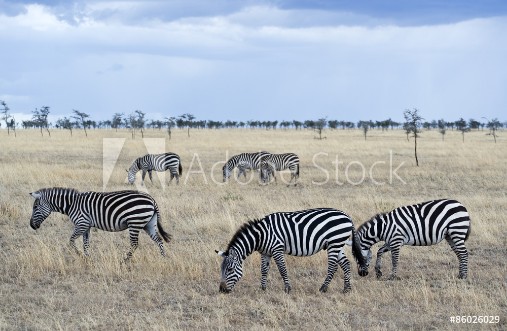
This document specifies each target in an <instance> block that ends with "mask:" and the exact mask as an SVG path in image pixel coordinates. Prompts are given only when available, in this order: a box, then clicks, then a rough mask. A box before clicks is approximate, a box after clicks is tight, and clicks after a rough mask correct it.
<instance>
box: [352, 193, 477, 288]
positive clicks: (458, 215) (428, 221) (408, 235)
mask: <svg viewBox="0 0 507 331" xmlns="http://www.w3.org/2000/svg"><path fill="white" fill-rule="evenodd" d="M470 229H471V223H470V216H469V214H468V212H467V210H466V208H465V207H464V206H463V205H462V204H461V203H459V202H458V201H456V200H447V199H443V200H433V201H428V202H423V203H419V204H416V205H411V206H404V207H399V208H396V209H394V210H392V211H390V212H388V213H385V214H378V215H376V216H374V217H373V218H372V219H371V220H369V221H367V222H366V223H364V224H362V225H361V226H360V227H359V229H358V230H357V237H358V240H359V244H360V246H361V249H362V254H363V256H364V257H366V259H367V264H366V266H365V267H361V266H359V272H360V274H361V272H362V273H363V274H364V273H365V271H367V270H368V266H369V263H370V260H371V250H370V247H371V246H372V245H374V244H376V243H377V242H379V241H384V242H385V244H384V245H383V246H382V247H381V248H380V249H379V250H378V252H377V261H376V263H375V273H376V275H377V278H379V277H381V276H382V272H381V270H380V268H381V263H382V261H381V258H382V254H384V253H385V252H388V251H391V258H392V267H393V269H392V273H391V275H390V277H389V278H390V279H395V278H397V276H396V271H397V268H398V258H399V254H400V248H401V246H403V245H412V246H429V245H434V244H438V243H439V242H440V241H442V239H444V238H445V239H446V240H447V242H448V243H449V245H450V246H451V248H452V250H453V251H454V253H455V254H456V256H457V257H458V260H459V275H458V277H459V278H463V279H464V278H466V277H467V272H468V270H467V269H468V267H467V265H468V252H467V249H466V247H465V241H466V240H467V239H468V236H469V235H470Z"/></svg>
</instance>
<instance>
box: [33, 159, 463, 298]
mask: <svg viewBox="0 0 507 331" xmlns="http://www.w3.org/2000/svg"><path fill="white" fill-rule="evenodd" d="M236 167H237V168H238V170H239V173H238V178H239V177H240V176H241V174H243V175H244V176H245V177H246V171H247V170H258V171H259V172H260V178H261V181H263V182H265V183H266V182H269V181H270V180H271V177H274V174H275V171H280V170H283V169H289V170H290V171H291V182H292V180H293V179H294V185H296V181H297V178H298V176H299V158H298V156H297V155H296V154H293V153H286V154H270V153H268V152H258V153H243V154H239V155H235V156H233V157H231V158H230V159H229V160H228V161H227V162H226V163H225V165H224V167H223V180H224V181H226V180H227V179H228V178H229V177H230V176H231V173H232V171H233V169H234V168H236ZM153 170H155V171H166V170H169V171H170V173H171V180H172V179H173V178H176V182H177V183H178V182H179V176H181V174H182V166H181V162H180V158H179V156H178V155H176V154H174V153H165V154H158V155H151V154H148V155H145V156H143V157H140V158H138V159H136V160H135V161H134V162H133V164H132V165H131V167H130V168H129V170H127V172H128V181H129V183H131V184H132V183H134V181H135V175H136V173H137V172H138V171H142V180H143V182H144V177H145V175H146V172H148V174H149V177H150V180H152V174H151V173H152V171H153ZM275 180H276V178H275ZM30 195H31V196H32V197H33V198H34V199H35V201H34V204H33V210H32V216H31V218H30V226H31V227H32V228H33V229H38V228H39V227H40V226H41V224H42V222H43V221H44V220H45V219H46V218H47V217H48V216H49V215H50V214H51V212H59V213H62V214H65V215H68V216H69V218H70V220H71V221H72V223H73V224H74V231H73V233H72V235H71V237H70V246H71V247H72V248H73V249H74V250H76V251H77V252H78V253H79V250H78V249H77V247H76V245H75V240H76V239H77V238H79V237H80V236H82V237H83V251H84V255H85V256H89V247H90V229H91V228H92V227H93V228H97V229H101V230H105V231H111V232H116V231H122V230H126V229H128V230H129V237H130V250H129V251H128V252H127V255H126V258H125V260H126V261H128V260H129V259H130V258H131V257H132V254H133V253H134V251H135V250H136V248H137V246H138V237H139V232H141V230H143V231H145V232H146V233H147V234H148V235H149V236H150V238H151V239H152V240H153V241H154V242H155V243H157V245H158V247H159V249H160V253H161V254H162V256H165V250H164V245H163V241H165V242H167V243H169V241H170V239H171V236H170V235H169V234H168V233H167V232H166V231H165V230H164V229H163V227H162V225H161V217H160V211H159V208H158V206H157V203H156V202H155V200H154V199H153V198H152V197H151V196H150V195H148V194H146V193H142V192H138V191H127V190H126V191H117V192H106V193H101V192H79V191H77V190H75V189H71V188H58V187H56V188H45V189H40V190H38V191H36V192H32V193H30ZM470 230H471V221H470V216H469V214H468V212H467V210H466V208H465V207H464V206H463V205H462V204H461V203H460V202H458V201H456V200H449V199H441V200H433V201H428V202H424V203H419V204H415V205H411V206H403V207H399V208H396V209H393V210H392V211H390V212H387V213H383V214H377V215H375V216H374V217H372V218H371V219H370V220H368V221H366V222H365V223H363V224H362V225H360V226H359V227H358V228H357V230H356V229H355V227H354V224H353V221H352V219H351V217H350V216H348V215H347V214H346V213H344V212H343V211H340V210H336V209H332V208H315V209H308V210H301V211H293V212H278V213H272V214H269V215H267V216H265V217H264V218H261V219H256V220H252V221H249V222H247V223H245V224H244V225H243V226H241V227H240V229H238V231H237V232H236V233H235V234H234V236H233V237H232V239H231V240H230V242H229V244H228V246H227V249H226V250H225V251H216V253H217V254H218V255H220V256H221V257H223V261H222V264H221V281H220V287H219V290H220V292H223V293H228V292H230V291H231V290H232V289H233V288H234V286H235V285H236V283H237V282H238V281H239V279H240V278H241V276H242V274H243V271H242V269H243V268H242V264H243V261H244V260H245V259H246V258H247V257H248V256H249V255H251V254H252V253H253V252H259V253H260V254H261V289H263V290H265V289H266V287H267V275H268V271H269V268H270V264H271V258H273V260H274V261H275V264H276V266H277V268H278V271H279V272H280V275H281V277H282V279H283V282H284V286H285V292H287V293H289V292H290V290H291V285H290V282H289V278H288V275H287V268H286V264H285V254H288V255H293V256H310V255H313V254H316V253H318V252H319V251H321V250H327V257H328V267H327V275H326V278H325V280H324V282H323V284H322V286H321V287H320V291H321V292H326V291H327V290H328V287H329V284H330V282H331V280H332V279H333V276H334V274H335V272H336V270H337V269H338V266H339V267H340V268H341V269H342V270H343V273H344V288H343V292H344V293H346V292H349V291H350V290H351V284H350V274H351V273H350V262H349V260H348V259H347V256H346V255H345V252H344V247H345V246H347V245H348V246H352V255H353V257H354V260H355V261H356V264H357V267H358V274H359V276H362V277H364V276H367V275H368V268H369V264H370V262H371V258H372V253H371V247H372V246H373V245H375V244H376V243H378V242H380V241H382V242H384V245H383V246H382V247H381V248H380V249H379V250H378V252H377V260H376V263H375V274H376V277H377V278H380V277H382V271H381V264H382V262H381V258H382V255H383V254H384V253H385V252H388V251H390V252H391V259H392V272H391V274H390V276H389V279H395V278H397V276H396V273H397V269H398V260H399V253H400V248H401V247H402V246H403V245H412V246H430V245H435V244H438V243H439V242H441V241H442V240H443V239H444V238H445V239H446V241H447V242H448V243H449V245H450V246H451V249H452V250H453V252H454V253H455V254H456V256H457V258H458V261H459V274H458V278H461V279H465V278H467V273H468V252H467V249H466V247H465V241H466V240H467V239H468V236H469V235H470Z"/></svg>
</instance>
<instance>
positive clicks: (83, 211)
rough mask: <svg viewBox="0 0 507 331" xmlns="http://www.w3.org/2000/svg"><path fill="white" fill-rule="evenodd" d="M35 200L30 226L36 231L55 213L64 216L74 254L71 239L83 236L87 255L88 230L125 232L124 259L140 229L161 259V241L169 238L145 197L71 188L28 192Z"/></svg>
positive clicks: (128, 255) (148, 198)
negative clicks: (127, 242) (71, 229)
mask: <svg viewBox="0 0 507 331" xmlns="http://www.w3.org/2000/svg"><path fill="white" fill-rule="evenodd" d="M30 195H31V196H32V197H34V198H35V202H34V204H33V211H32V217H31V218H30V226H31V227H32V229H34V230H37V229H38V228H39V227H40V225H41V224H42V222H44V220H45V219H46V218H47V217H48V216H49V215H50V214H51V212H53V211H56V212H59V213H62V214H64V215H68V216H69V218H70V220H71V221H72V223H74V232H73V233H72V235H71V237H70V246H71V247H72V248H74V249H75V250H76V251H77V252H78V253H79V251H78V249H77V247H76V244H75V240H76V239H77V238H79V236H81V235H82V236H83V250H84V254H85V255H86V256H88V255H89V253H88V248H89V247H90V228H92V227H94V228H98V229H101V230H105V231H111V232H116V231H122V230H126V229H128V230H129V234H130V250H129V252H128V253H127V257H126V259H125V260H128V259H130V258H131V257H132V254H133V253H134V251H135V250H136V248H137V246H138V237H139V232H140V231H141V230H144V231H145V232H146V233H147V234H148V235H149V236H150V238H151V239H152V240H153V241H155V242H156V243H157V245H158V247H159V249H160V253H161V254H162V256H165V252H164V245H163V243H162V240H161V238H160V236H161V237H162V238H163V239H164V241H166V242H169V240H170V239H171V237H170V235H169V234H168V233H167V232H165V231H164V229H163V228H162V225H161V224H160V221H161V218H160V213H159V209H158V206H157V203H156V202H155V200H153V198H152V197H151V196H149V195H148V194H145V193H142V192H137V191H118V192H107V193H100V192H82V193H81V192H78V191H77V190H74V189H71V188H58V187H55V188H45V189H41V190H38V191H36V192H33V193H30Z"/></svg>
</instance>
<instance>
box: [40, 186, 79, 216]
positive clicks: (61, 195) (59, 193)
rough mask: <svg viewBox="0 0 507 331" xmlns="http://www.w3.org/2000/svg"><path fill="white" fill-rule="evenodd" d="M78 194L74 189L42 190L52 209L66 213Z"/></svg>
mask: <svg viewBox="0 0 507 331" xmlns="http://www.w3.org/2000/svg"><path fill="white" fill-rule="evenodd" d="M78 194H79V192H78V191H76V190H74V189H69V188H52V189H47V190H46V191H45V192H44V197H45V199H46V201H47V202H48V203H49V205H50V206H51V209H52V211H56V212H59V213H62V214H65V215H68V214H69V211H70V209H71V207H72V205H73V203H74V200H75V198H76V197H77V196H78Z"/></svg>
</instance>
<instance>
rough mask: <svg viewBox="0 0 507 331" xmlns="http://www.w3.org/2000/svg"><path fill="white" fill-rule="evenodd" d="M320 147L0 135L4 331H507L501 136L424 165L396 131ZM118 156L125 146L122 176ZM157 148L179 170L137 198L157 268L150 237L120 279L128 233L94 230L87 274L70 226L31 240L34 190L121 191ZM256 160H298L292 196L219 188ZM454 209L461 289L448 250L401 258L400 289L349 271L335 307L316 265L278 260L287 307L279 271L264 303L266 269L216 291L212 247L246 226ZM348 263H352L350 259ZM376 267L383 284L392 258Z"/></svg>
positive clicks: (292, 137) (440, 154) (428, 142)
mask: <svg viewBox="0 0 507 331" xmlns="http://www.w3.org/2000/svg"><path fill="white" fill-rule="evenodd" d="M325 135H326V136H327V139H325V140H317V139H314V137H313V136H314V134H313V133H312V132H310V131H294V130H271V131H265V130H216V131H212V130H193V131H191V137H190V138H188V137H187V136H186V131H178V130H176V131H175V132H173V135H172V139H171V140H168V139H167V136H166V135H165V134H164V132H159V131H151V130H150V131H148V132H147V133H146V137H149V138H163V139H159V140H152V141H150V142H149V143H148V145H149V146H148V147H146V144H145V142H146V141H143V140H142V139H141V138H140V135H138V136H137V137H136V139H131V137H130V134H129V133H128V132H125V131H124V132H114V131H93V130H92V131H91V132H89V134H88V138H85V137H84V133H83V132H80V131H76V132H74V136H73V137H70V135H69V132H67V131H53V132H52V135H51V137H48V136H47V135H44V137H41V136H40V133H39V132H38V131H19V132H18V136H17V137H16V138H14V137H13V136H7V132H4V131H0V160H1V161H0V261H1V263H0V330H18V329H26V330H89V329H91V330H127V329H131V330H145V329H150V330H172V329H201V330H207V329H212V330H233V329H245V330H246V329H254V330H264V329H287V330H296V329H300V330H308V329H316V330H322V329H324V328H330V329H336V330H358V329H364V330H366V329H367V330H387V329H398V330H454V329H471V330H478V329H499V330H501V329H504V330H505V329H507V288H506V287H507V259H506V256H507V220H506V215H507V196H506V195H507V190H506V184H507V138H506V137H504V136H505V133H504V132H503V133H502V132H501V133H500V135H501V136H500V137H499V139H498V143H496V144H495V143H494V142H493V139H492V137H491V136H486V135H485V132H483V131H479V132H470V133H467V134H466V137H465V142H464V143H463V142H462V140H461V135H460V134H459V133H457V132H448V134H447V135H446V137H445V141H442V140H441V136H440V135H439V134H438V133H437V132H434V131H429V132H424V133H423V134H422V138H421V139H420V140H419V162H420V166H419V167H416V166H415V161H414V158H413V151H412V148H413V142H412V141H410V142H407V140H406V137H405V135H404V134H403V132H402V131H396V130H395V131H388V132H381V131H370V132H369V136H368V139H367V140H366V141H365V140H364V138H363V137H362V134H361V132H360V131H354V130H351V131H349V130H346V131H342V130H337V131H327V132H325ZM105 138H125V140H124V141H123V140H114V142H113V141H112V140H105ZM114 144H117V145H118V146H119V147H120V148H121V151H120V150H118V158H117V161H116V162H115V160H116V154H115V153H114V152H112V151H113V150H114V146H116V145H114ZM150 144H151V145H150ZM164 145H165V146H164ZM153 146H155V147H153ZM157 146H158V147H159V148H160V147H161V148H162V149H165V150H167V151H172V152H175V153H178V154H179V155H180V156H181V158H182V163H183V166H184V173H183V177H182V179H181V183H180V185H178V186H176V185H175V183H174V182H173V183H171V184H169V185H167V184H165V183H161V182H160V178H159V177H157V176H155V178H154V182H155V183H154V184H153V185H152V184H151V183H150V182H149V181H148V182H147V184H146V189H147V190H148V192H149V193H150V194H151V195H152V196H153V197H154V198H155V199H156V201H157V202H158V204H159V206H160V208H161V212H162V218H163V220H162V223H163V225H164V227H165V228H166V230H168V231H169V232H170V233H171V234H172V236H173V241H172V242H171V243H170V244H169V245H167V246H166V247H167V250H168V252H169V253H168V257H167V258H166V259H164V258H162V257H161V256H160V255H159V253H158V249H157V247H156V245H155V244H154V243H153V242H152V241H151V240H150V239H149V237H148V236H147V235H145V234H144V233H143V234H141V237H140V247H139V249H138V250H137V251H136V254H135V255H134V259H133V263H132V267H131V269H130V270H126V269H125V267H124V266H123V265H122V264H121V263H120V262H121V260H122V257H123V256H124V254H125V253H126V251H127V249H128V233H127V232H126V231H125V232H120V233H106V232H103V231H100V230H99V231H92V233H91V254H92V259H91V261H85V260H83V259H82V258H80V257H79V256H77V255H76V254H75V253H74V252H72V251H71V250H69V248H68V245H67V243H68V239H69V236H70V233H71V231H72V225H71V224H70V222H69V221H68V219H67V218H66V217H65V216H63V215H59V214H53V215H51V216H50V217H49V218H48V220H46V222H45V223H44V224H42V227H41V228H40V229H39V230H38V231H33V230H32V229H31V228H30V227H29V219H30V215H31V208H32V202H33V200H32V198H31V197H30V196H29V195H28V193H29V192H32V191H35V190H37V189H39V188H43V187H52V186H63V187H74V188H76V189H79V190H82V191H86V190H93V191H101V190H102V189H103V187H104V185H105V188H106V190H108V191H112V190H122V189H127V188H130V187H129V186H128V185H127V184H125V180H126V173H125V168H127V167H128V166H129V165H130V163H131V162H132V160H133V159H134V158H136V157H137V156H139V155H142V154H144V153H146V151H147V148H148V149H150V148H151V149H156V147H157ZM104 149H105V150H106V151H107V153H106V157H107V159H106V161H104V158H103V150H104ZM261 149H262V150H267V151H270V152H273V153H276V152H289V151H290V152H295V153H297V154H298V155H299V156H300V158H301V162H302V163H301V174H300V184H299V185H298V186H296V187H286V185H283V184H282V183H281V182H280V181H279V183H278V184H277V185H275V184H272V185H268V186H261V185H259V184H258V182H257V178H256V177H253V178H252V179H251V180H250V182H249V183H248V184H246V185H245V184H244V183H243V181H244V180H241V181H240V182H238V181H236V180H232V181H231V182H229V183H228V184H226V185H222V184H221V183H220V182H221V166H222V164H221V163H219V162H223V161H224V160H225V159H226V157H227V156H231V155H233V154H236V153H239V152H243V151H258V150H261ZM104 163H106V167H104ZM109 165H111V166H113V165H114V167H113V168H111V169H112V173H111V176H110V178H109V181H108V182H107V183H104V182H103V178H104V171H103V167H104V169H106V168H107V166H109ZM337 166H338V168H337ZM372 166H373V168H372ZM363 167H364V179H363ZM370 171H371V172H370ZM106 172H107V171H106ZM106 175H107V174H106ZM106 177H107V176H106ZM139 177H140V176H139V175H138V179H139ZM168 177H169V176H166V178H165V181H167V180H168ZM284 178H286V179H288V178H289V176H287V175H286V176H285V177H284ZM162 179H163V180H164V178H162ZM447 197H449V198H455V199H458V200H460V201H461V202H462V203H463V204H464V205H465V206H466V207H467V208H468V210H469V212H470V214H471V217H472V234H471V236H470V238H469V240H468V241H467V247H468V249H469V252H470V263H469V277H468V279H467V280H464V281H463V280H459V279H457V273H458V262H457V259H456V257H455V256H454V254H453V253H452V251H451V249H450V248H449V246H448V245H447V244H446V243H441V244H440V245H437V246H432V247H405V248H404V249H402V251H401V258H400V267H399V272H398V275H399V276H400V277H401V280H398V281H387V280H376V279H375V277H374V273H373V272H371V273H370V275H369V276H368V277H366V278H360V277H359V276H357V272H356V268H355V265H354V273H353V277H352V286H353V290H352V292H351V293H350V294H348V295H344V294H342V293H341V289H342V287H343V280H342V279H341V278H342V274H341V271H338V273H337V274H336V276H335V280H333V282H332V283H331V286H330V288H329V291H328V293H325V294H322V293H319V292H318V289H319V287H320V285H321V283H322V281H323V279H324V278H325V274H326V266H327V261H326V254H325V253H323V252H321V253H319V254H317V255H315V256H312V257H306V258H290V257H289V258H288V259H287V266H288V270H289V277H290V279H291V282H292V292H291V293H290V295H286V294H284V292H283V283H282V280H281V278H280V276H279V274H278V272H277V270H276V268H274V269H272V270H271V272H270V275H269V283H268V289H267V291H265V292H263V291H261V290H260V282H259V281H260V258H259V256H258V254H253V255H252V256H250V257H249V258H248V259H247V260H246V262H245V265H244V276H243V279H242V280H241V281H240V282H239V283H238V285H237V286H236V288H235V289H234V291H233V292H232V293H231V294H229V295H223V294H219V293H218V284H219V264H220V262H221V259H220V258H219V257H218V256H217V255H216V254H215V249H223V248H225V247H226V245H227V243H228V240H229V239H230V238H231V236H232V235H233V233H234V232H235V230H236V229H237V227H239V225H240V224H242V223H243V222H246V221H247V220H249V219H253V218H259V217H262V216H264V215H266V214H268V213H271V212H276V211H290V210H299V209H306V208H311V207H335V208H338V209H341V210H343V211H345V212H347V213H349V214H350V215H351V216H352V217H353V219H354V221H355V223H356V226H358V225H359V224H361V223H362V222H364V221H366V220H367V219H368V218H369V217H371V216H372V215H373V214H375V213H377V212H382V211H387V210H389V209H391V208H394V207H397V206H401V205H405V204H412V203H417V202H422V201H426V200H431V199H436V198H447ZM78 243H79V246H81V240H80V241H79V242H78ZM375 250H376V249H374V251H375ZM346 253H347V255H348V256H349V257H351V252H350V249H347V251H346ZM384 261H385V262H384V270H386V271H387V270H389V268H390V261H389V255H386V258H385V259H384ZM385 274H386V273H385ZM453 315H493V316H499V317H500V323H499V324H490V325H477V324H468V325H463V324H460V325H456V324H451V322H450V321H449V318H450V316H453Z"/></svg>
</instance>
